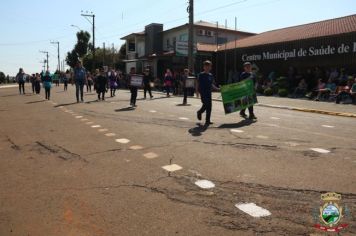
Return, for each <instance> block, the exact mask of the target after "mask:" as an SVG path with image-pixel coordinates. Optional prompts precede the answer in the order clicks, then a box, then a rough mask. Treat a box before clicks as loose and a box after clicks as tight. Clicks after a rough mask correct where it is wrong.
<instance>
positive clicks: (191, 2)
mask: <svg viewBox="0 0 356 236" xmlns="http://www.w3.org/2000/svg"><path fill="white" fill-rule="evenodd" d="M188 13H189V39H188V69H189V71H190V72H191V73H194V0H189V7H188Z"/></svg>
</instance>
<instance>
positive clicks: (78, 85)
mask: <svg viewBox="0 0 356 236" xmlns="http://www.w3.org/2000/svg"><path fill="white" fill-rule="evenodd" d="M83 90H84V83H83V82H77V83H75V95H76V97H77V102H79V93H80V99H81V100H82V101H84V92H83Z"/></svg>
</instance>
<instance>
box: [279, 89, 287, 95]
mask: <svg viewBox="0 0 356 236" xmlns="http://www.w3.org/2000/svg"><path fill="white" fill-rule="evenodd" d="M278 95H279V96H280V97H287V96H288V90H287V89H279V90H278Z"/></svg>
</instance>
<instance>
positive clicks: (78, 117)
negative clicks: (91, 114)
mask: <svg viewBox="0 0 356 236" xmlns="http://www.w3.org/2000/svg"><path fill="white" fill-rule="evenodd" d="M75 118H77V119H81V118H83V116H76V117H75Z"/></svg>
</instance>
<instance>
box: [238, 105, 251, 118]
mask: <svg viewBox="0 0 356 236" xmlns="http://www.w3.org/2000/svg"><path fill="white" fill-rule="evenodd" d="M245 112H246V109H242V110H241V111H240V114H245ZM248 112H249V113H250V116H251V115H254V113H253V106H250V107H249V108H248Z"/></svg>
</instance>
